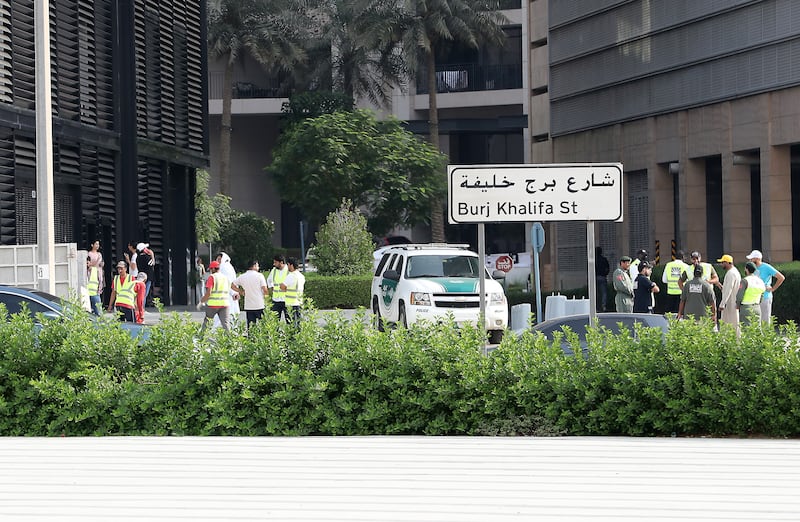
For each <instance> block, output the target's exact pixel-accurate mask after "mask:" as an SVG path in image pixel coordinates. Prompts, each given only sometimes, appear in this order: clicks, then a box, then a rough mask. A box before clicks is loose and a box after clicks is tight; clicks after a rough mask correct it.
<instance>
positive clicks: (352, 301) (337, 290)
mask: <svg viewBox="0 0 800 522" xmlns="http://www.w3.org/2000/svg"><path fill="white" fill-rule="evenodd" d="M371 292H372V275H371V274H368V275H350V276H320V275H318V274H315V273H313V272H309V273H307V274H306V286H305V290H304V295H305V296H306V297H307V298H311V299H312V300H313V302H314V306H316V307H317V308H319V309H323V310H326V309H332V308H358V307H360V306H364V307H366V306H369V302H370V296H371Z"/></svg>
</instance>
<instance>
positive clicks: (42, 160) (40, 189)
mask: <svg viewBox="0 0 800 522" xmlns="http://www.w3.org/2000/svg"><path fill="white" fill-rule="evenodd" d="M33 9H34V37H35V47H36V216H37V219H36V242H37V259H36V262H37V277H38V281H39V284H38V286H39V290H42V291H44V292H48V293H50V294H55V280H54V277H55V273H54V272H55V265H54V264H53V257H54V256H55V247H54V245H53V236H55V227H54V219H55V216H54V214H55V212H54V210H53V201H54V196H53V112H52V110H53V109H52V99H51V96H50V81H51V79H50V1H49V0H35V2H34V8H33Z"/></svg>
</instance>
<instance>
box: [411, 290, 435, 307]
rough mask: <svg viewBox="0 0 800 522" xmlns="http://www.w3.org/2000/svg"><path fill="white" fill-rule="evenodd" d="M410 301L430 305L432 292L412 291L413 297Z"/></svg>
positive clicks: (420, 304)
mask: <svg viewBox="0 0 800 522" xmlns="http://www.w3.org/2000/svg"><path fill="white" fill-rule="evenodd" d="M409 302H410V303H411V304H412V305H416V306H430V305H431V294H429V293H428V292H411V299H410V300H409Z"/></svg>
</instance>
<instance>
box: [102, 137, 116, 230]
mask: <svg viewBox="0 0 800 522" xmlns="http://www.w3.org/2000/svg"><path fill="white" fill-rule="evenodd" d="M115 171H116V168H115V166H114V153H113V152H111V151H108V150H102V149H101V150H98V152H97V210H98V213H99V215H100V218H101V219H103V218H107V219H115V218H116V216H117V201H116V191H115V190H114V187H115V186H116V172H115Z"/></svg>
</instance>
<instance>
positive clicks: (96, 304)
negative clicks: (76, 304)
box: [86, 257, 103, 316]
mask: <svg viewBox="0 0 800 522" xmlns="http://www.w3.org/2000/svg"><path fill="white" fill-rule="evenodd" d="M91 262H92V258H91V257H87V258H86V275H87V277H88V283H86V291H87V292H88V293H89V308H90V309H91V311H92V313H93V314H94V315H97V316H100V315H102V314H103V300H102V298H101V297H100V292H102V290H101V288H100V269H99V268H97V267H96V266H92V265H91Z"/></svg>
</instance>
